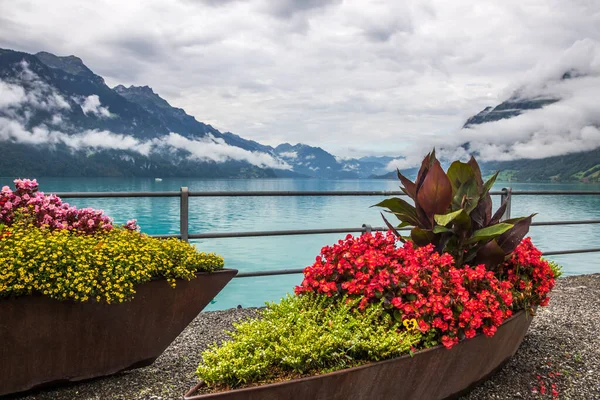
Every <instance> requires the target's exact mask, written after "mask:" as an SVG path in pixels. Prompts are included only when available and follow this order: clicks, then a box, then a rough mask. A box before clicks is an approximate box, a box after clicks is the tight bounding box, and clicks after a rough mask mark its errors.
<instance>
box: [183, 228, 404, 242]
mask: <svg viewBox="0 0 600 400" xmlns="http://www.w3.org/2000/svg"><path fill="white" fill-rule="evenodd" d="M404 229H408V228H404ZM387 230H388V229H387V228H384V227H373V228H371V231H387ZM366 231H367V229H366V228H334V229H290V230H282V231H251V232H212V233H211V232H208V233H191V234H190V235H189V238H190V239H216V238H240V237H263V236H291V235H323V234H329V233H359V232H366Z"/></svg>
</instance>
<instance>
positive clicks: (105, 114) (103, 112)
mask: <svg viewBox="0 0 600 400" xmlns="http://www.w3.org/2000/svg"><path fill="white" fill-rule="evenodd" d="M81 110H83V113H84V114H86V115H89V114H92V115H95V116H97V117H99V118H112V117H114V115H112V114H111V113H110V111H108V108H106V107H102V104H100V98H99V97H98V96H97V95H95V94H93V95H91V96H88V97H86V98H85V99H84V100H83V102H82V103H81Z"/></svg>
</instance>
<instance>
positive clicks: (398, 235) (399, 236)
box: [380, 213, 406, 243]
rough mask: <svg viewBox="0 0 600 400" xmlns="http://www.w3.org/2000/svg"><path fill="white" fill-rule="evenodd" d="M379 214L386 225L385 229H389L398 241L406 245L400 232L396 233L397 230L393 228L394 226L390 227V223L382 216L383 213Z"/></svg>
mask: <svg viewBox="0 0 600 400" xmlns="http://www.w3.org/2000/svg"><path fill="white" fill-rule="evenodd" d="M380 214H381V218H383V222H385V224H386V225H387V227H388V228H389V230H390V231H392V233H393V234H394V235H395V236H396V237H397V238H398V240H400V241H401V242H402V243H406V240H404V238H403V237H402V235H401V234H400V232H398V230H397V229H396V228H395V227H394V225H392V224H391V223H390V221H388V220H387V219H386V218H385V216H384V215H383V213H380Z"/></svg>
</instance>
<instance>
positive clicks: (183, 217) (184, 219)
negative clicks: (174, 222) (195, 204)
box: [179, 186, 190, 242]
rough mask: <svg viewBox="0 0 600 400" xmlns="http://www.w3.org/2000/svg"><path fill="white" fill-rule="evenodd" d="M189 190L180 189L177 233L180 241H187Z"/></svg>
mask: <svg viewBox="0 0 600 400" xmlns="http://www.w3.org/2000/svg"><path fill="white" fill-rule="evenodd" d="M189 207H190V203H189V190H188V188H187V187H186V186H182V187H181V197H180V202H179V233H180V234H181V240H183V241H185V242H187V241H189V229H188V217H189Z"/></svg>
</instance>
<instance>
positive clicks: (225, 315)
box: [7, 274, 600, 400]
mask: <svg viewBox="0 0 600 400" xmlns="http://www.w3.org/2000/svg"><path fill="white" fill-rule="evenodd" d="M256 310H257V309H256V308H245V309H235V308H234V309H229V310H224V311H207V312H202V313H200V315H199V316H198V317H196V319H195V320H194V321H193V322H192V323H191V324H190V325H189V326H188V327H187V328H186V329H185V330H184V331H183V332H182V333H181V335H179V337H178V338H177V339H176V340H175V341H174V342H173V343H172V344H171V345H170V346H169V347H168V348H167V350H165V352H164V353H163V355H162V356H160V357H159V358H158V359H157V360H156V362H155V363H154V364H153V365H151V366H149V367H146V368H142V369H137V370H132V371H127V372H123V373H120V374H117V375H114V376H111V377H105V378H97V379H94V380H90V381H85V382H80V383H73V384H69V385H67V386H62V387H58V388H53V389H45V390H40V391H35V392H28V393H25V394H23V395H12V396H8V397H7V399H15V400H16V399H20V400H51V399H54V400H67V399H68V400H70V399H82V400H104V399H119V400H133V399H140V400H167V399H169V400H170V399H181V398H182V396H183V394H184V393H185V392H186V391H187V390H188V389H189V388H190V387H192V386H193V385H195V384H196V378H195V375H194V372H195V370H196V367H197V366H198V363H199V362H200V352H201V351H202V350H204V349H205V348H206V347H207V346H208V345H209V344H211V343H213V342H215V341H221V340H223V339H225V338H226V337H227V336H226V334H225V332H224V331H226V330H231V329H232V327H233V325H232V323H233V322H236V321H239V320H241V319H244V318H247V317H251V316H253V315H255V313H256ZM599 371H600V274H591V275H575V276H566V277H561V278H559V279H557V284H556V287H555V288H554V290H553V291H552V294H551V297H550V305H549V306H548V307H543V308H540V309H538V314H537V315H536V317H535V318H534V319H533V321H532V324H531V327H530V329H529V331H528V333H527V335H526V336H525V340H524V341H523V343H522V345H521V347H520V348H519V350H518V351H517V353H516V354H515V356H514V357H513V358H512V359H511V360H510V361H509V362H508V363H507V364H506V365H505V366H504V367H503V368H502V369H501V370H500V371H498V372H497V373H495V374H494V375H493V376H491V377H490V378H489V379H488V380H487V381H485V382H484V383H482V384H481V385H480V386H478V387H477V388H475V389H474V390H473V391H472V392H471V393H469V394H468V395H466V396H465V397H462V399H464V400H480V399H515V398H518V399H540V398H548V399H550V398H551V395H550V393H551V388H552V384H554V385H555V386H556V389H557V390H558V392H559V395H558V396H559V398H560V399H600V373H599ZM557 372H558V374H557ZM541 382H543V383H544V385H545V386H546V388H547V389H546V390H547V392H546V394H545V395H544V396H540V394H539V393H538V391H539V390H540V386H541V384H540V383H541Z"/></svg>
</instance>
